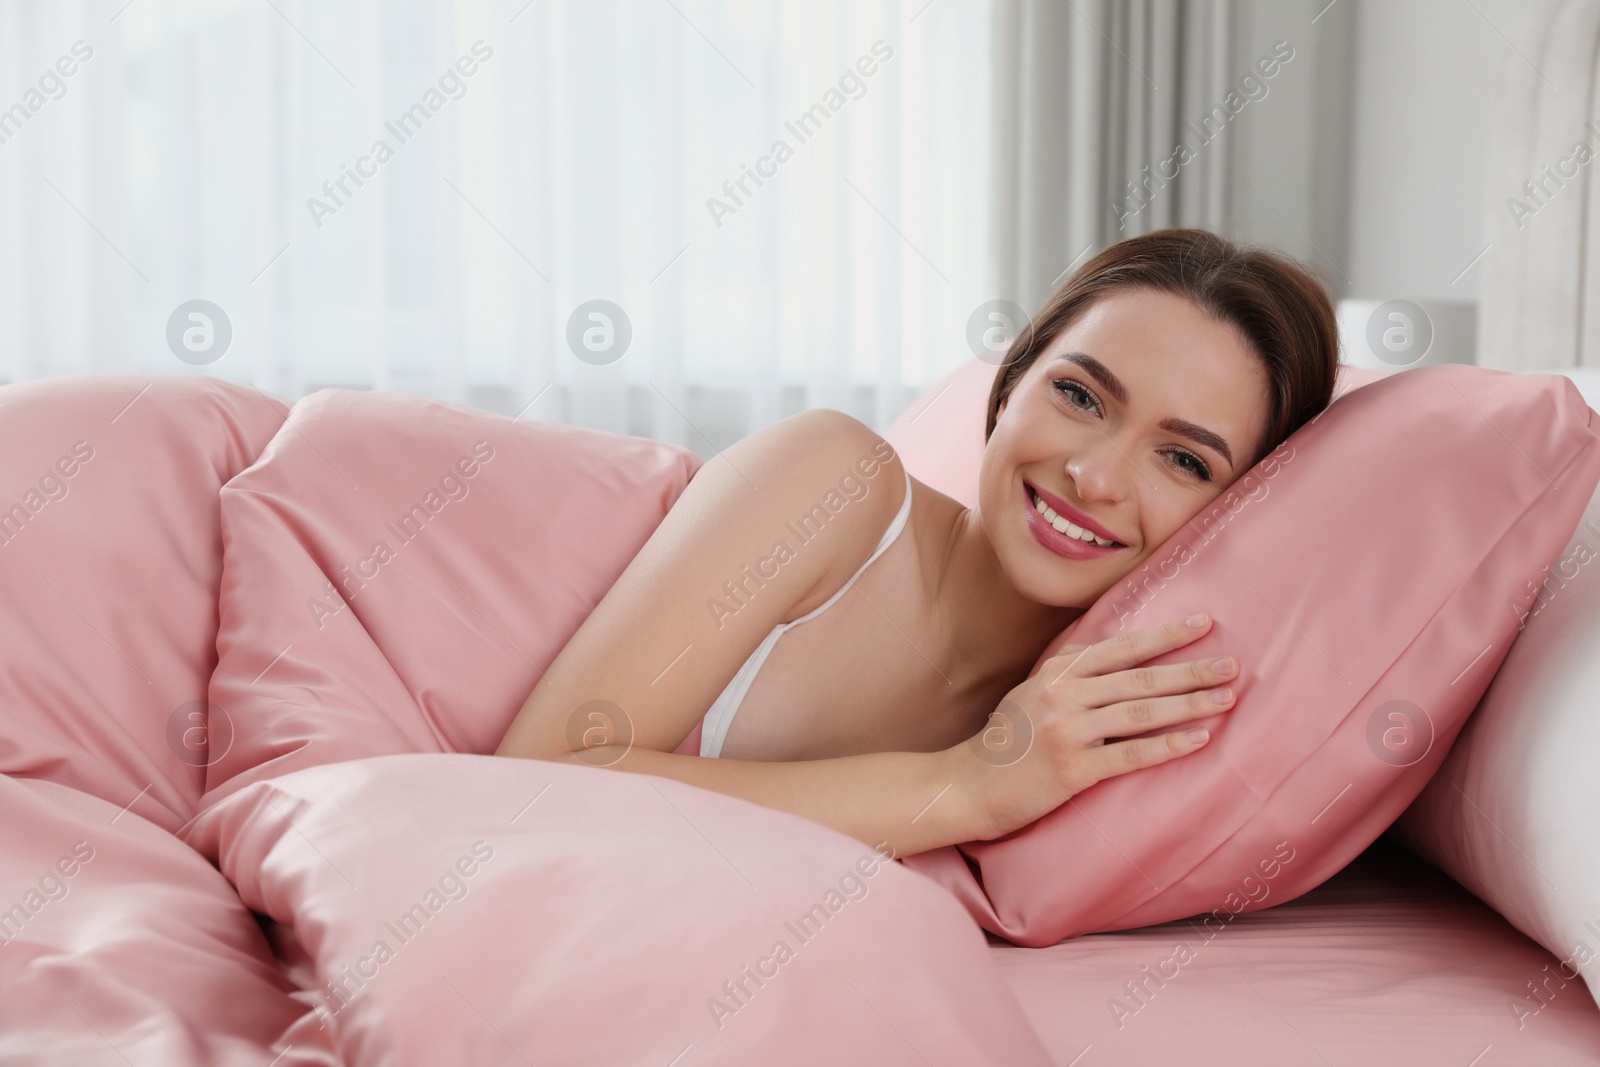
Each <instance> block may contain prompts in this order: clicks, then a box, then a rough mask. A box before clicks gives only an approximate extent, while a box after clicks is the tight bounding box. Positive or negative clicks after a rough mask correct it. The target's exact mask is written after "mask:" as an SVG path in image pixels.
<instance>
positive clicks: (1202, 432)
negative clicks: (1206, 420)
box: [1161, 419, 1233, 467]
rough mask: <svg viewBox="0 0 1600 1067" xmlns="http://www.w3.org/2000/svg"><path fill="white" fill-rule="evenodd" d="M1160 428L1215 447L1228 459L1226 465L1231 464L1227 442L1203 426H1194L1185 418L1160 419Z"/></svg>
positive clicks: (1230, 453) (1199, 443)
mask: <svg viewBox="0 0 1600 1067" xmlns="http://www.w3.org/2000/svg"><path fill="white" fill-rule="evenodd" d="M1161 428H1162V429H1163V430H1170V431H1171V432H1173V433H1175V434H1177V435H1179V436H1180V437H1187V438H1188V439H1189V440H1191V441H1193V442H1194V443H1195V444H1197V445H1205V446H1206V447H1207V448H1213V449H1216V450H1217V451H1218V452H1220V453H1222V458H1223V459H1225V460H1227V461H1228V466H1230V467H1232V466H1233V452H1232V451H1231V450H1230V449H1229V448H1228V442H1226V441H1224V440H1223V439H1222V438H1220V437H1218V436H1217V435H1216V434H1214V433H1212V432H1211V431H1210V430H1208V429H1206V428H1205V427H1204V426H1196V425H1195V424H1194V423H1192V422H1189V421H1187V420H1185V419H1162V420H1161Z"/></svg>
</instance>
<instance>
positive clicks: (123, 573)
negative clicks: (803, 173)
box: [0, 375, 1050, 1067]
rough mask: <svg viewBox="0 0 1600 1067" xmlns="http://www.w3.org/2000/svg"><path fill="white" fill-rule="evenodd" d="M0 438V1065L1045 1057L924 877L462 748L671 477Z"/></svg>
mask: <svg viewBox="0 0 1600 1067" xmlns="http://www.w3.org/2000/svg"><path fill="white" fill-rule="evenodd" d="M80 440H82V441H91V442H93V443H94V447H95V449H96V452H95V456H94V458H93V459H92V460H90V461H89V463H88V465H87V466H85V465H84V464H83V462H82V461H81V460H80V461H79V464H78V467H77V468H76V470H75V472H74V474H73V475H71V478H72V479H73V480H72V482H71V484H70V485H69V486H68V487H67V491H66V492H62V491H61V490H60V488H59V486H58V484H57V482H56V481H54V480H51V481H49V482H48V483H47V484H44V486H43V488H41V489H40V490H39V492H38V493H36V494H35V496H33V497H30V496H29V495H28V494H29V493H30V492H32V490H31V489H30V486H39V485H41V483H40V481H39V479H40V477H41V474H40V472H41V470H44V469H45V468H44V467H43V466H41V464H45V463H46V461H49V462H50V463H53V462H54V459H55V458H56V454H57V452H59V451H60V450H61V449H67V450H68V451H69V454H70V450H71V449H72V447H73V445H74V443H75V442H77V441H80ZM0 444H7V445H8V446H10V447H8V448H5V449H0V499H12V498H15V499H17V500H19V501H23V502H24V503H23V507H24V508H25V509H27V508H28V507H29V503H31V502H35V497H36V498H37V500H38V501H43V503H41V504H39V507H38V508H37V510H31V511H30V512H29V517H28V518H27V519H26V520H23V521H24V525H21V526H19V527H18V529H19V530H20V533H18V534H16V535H15V536H14V537H13V538H12V539H11V541H10V542H8V543H3V544H0V588H3V589H4V590H5V591H6V592H8V593H9V594H10V595H9V596H8V597H6V598H0V757H3V758H4V760H5V763H4V767H3V768H0V769H3V771H4V775H3V776H0V813H3V815H4V818H3V820H0V909H4V910H3V911H0V1065H7V1067H9V1065H12V1064H17V1065H21V1064H30V1065H31V1064H38V1063H42V1062H52V1063H53V1062H68V1063H74V1064H100V1063H105V1064H128V1063H138V1064H142V1063H151V1064H162V1065H163V1067H167V1065H183V1064H197V1065H198V1064H207V1065H211V1064H227V1065H233V1064H239V1065H241V1067H243V1065H250V1067H268V1065H271V1067H291V1065H311V1064H320V1065H327V1067H336V1065H346V1067H377V1065H380V1064H382V1065H397V1064H413V1063H414V1064H427V1065H434V1064H450V1063H471V1064H499V1063H505V1064H552V1065H555V1064H561V1065H568V1064H596V1065H599V1064H620V1063H650V1064H661V1065H663V1067H689V1065H691V1064H735V1063H738V1064H744V1063H757V1062H759V1063H773V1064H784V1063H794V1064H806V1063H822V1062H863V1063H865V1062H871V1063H908V1064H912V1063H914V1064H920V1063H932V1064H951V1065H956V1064H1041V1065H1042V1064H1046V1063H1049V1062H1050V1058H1049V1057H1048V1056H1047V1054H1046V1052H1045V1050H1044V1048H1043V1046H1042V1045H1041V1044H1040V1042H1039V1039H1038V1037H1037V1036H1036V1034H1035V1032H1034V1029H1033V1027H1032V1026H1031V1025H1030V1024H1029V1023H1028V1021H1027V1019H1026V1018H1025V1017H1024V1016H1023V1014H1022V1012H1021V1010H1020V1007H1019V1005H1018V1003H1017V1000H1016V998H1015V996H1014V994H1013V993H1012V992H1011V990H1010V988H1009V987H1008V986H1007V985H1006V983H1005V982H1004V980H1003V979H1002V978H1001V976H1000V975H999V972H998V970H997V969H996V968H995V966H994V964H993V962H992V960H991V958H990V954H989V952H988V949H987V947H986V945H985V941H984V938H983V935H982V933H981V932H980V931H979V930H978V928H977V927H976V926H975V925H973V923H972V922H971V921H970V919H968V918H967V917H966V915H965V913H964V912H963V911H962V909H961V908H960V906H959V905H958V904H957V903H956V902H955V901H954V900H953V899H952V898H951V897H950V896H949V895H948V894H947V893H946V892H945V891H944V890H942V889H940V888H939V887H938V886H936V885H934V884H933V883H932V882H930V881H928V880H927V879H925V878H923V877H922V876H921V875H918V874H916V873H914V872H912V871H910V870H908V869H906V868H904V867H902V866H900V865H899V864H896V863H892V862H885V861H884V860H883V858H882V857H880V856H878V855H876V854H875V853H873V852H872V851H871V850H870V849H868V848H866V846H864V845H862V844H861V843H859V842H856V841H854V840H852V839H850V838H848V837H845V836H844V835H841V834H839V833H836V832H835V831H832V830H830V829H828V828H826V827H823V826H821V825H819V824H815V823H811V822H809V821H807V820H803V819H799V818H796V817H793V816H789V815H786V814H784V813H781V812H776V811H772V810H770V809H767V808H762V807H759V806H757V805H753V804H749V803H746V802H744V801H741V800H737V799H734V798H731V797H726V796H723V795H721V794H717V793H712V792H708V791H704V790H699V789H695V788H693V787H690V786H686V785H684V784H682V783H678V782H673V781H670V780H667V779H659V778H652V777H644V776H638V775H632V774H626V773H623V772H619V771H612V770H607V769H603V768H594V767H582V766H567V765H560V764H551V763H543V762H536V761H522V760H510V759H502V758H497V757H493V756H488V755H481V754H476V753H479V752H487V751H489V750H490V749H492V747H493V746H494V744H495V743H496V742H497V741H498V739H499V737H500V736H501V733H502V732H503V730H504V727H505V725H506V723H508V722H509V721H510V718H511V716H512V715H514V714H515V712H516V710H517V707H518V706H519V705H520V703H521V701H522V699H523V698H524V697H525V696H526V694H527V692H528V691H529V689H530V688H531V686H532V685H533V683H534V682H535V681H536V680H537V678H538V676H539V675H540V673H541V672H542V671H543V670H545V669H546V668H547V667H548V666H549V663H550V660H551V659H553V658H554V656H555V654H556V652H557V651H559V649H560V647H561V645H562V644H563V643H564V642H565V640H566V638H567V637H568V636H569V635H570V633H571V631H572V630H573V629H575V628H576V626H577V625H578V623H579V622H580V621H581V620H582V618H583V617H584V616H585V615H586V613H587V612H588V610H589V609H590V608H592V606H593V604H594V603H595V602H597V601H598V599H599V597H600V596H602V595H603V594H604V592H605V589H606V588H607V587H608V586H609V584H610V582H611V581H613V580H614V579H615V577H616V575H617V574H618V573H620V571H621V569H622V568H623V567H624V566H626V564H627V562H628V560H629V559H630V558H631V557H632V555H633V553H634V552H636V551H637V549H638V547H639V545H640V544H642V543H643V540H644V539H645V538H646V537H648V535H649V533H650V532H651V530H653V528H654V526H655V524H656V523H657V522H659V521H660V518H661V516H662V515H663V514H664V513H665V510H666V509H667V508H668V507H670V506H671V504H672V502H673V500H674V499H676V496H677V494H678V493H679V492H681V490H682V488H683V485H684V484H685V483H686V482H687V480H688V477H689V475H690V474H692V472H693V471H694V469H695V467H696V466H697V464H698V461H697V460H696V459H695V458H694V456H693V455H692V454H691V453H688V452H686V451H684V450H682V449H675V448H671V447H670V446H665V445H659V444H655V443H653V442H647V441H642V440H639V439H636V438H624V437H618V436H616V435H609V434H601V433H596V432H592V431H585V430H578V429H574V428H571V427H560V426H553V425H550V424H538V423H514V422H512V421H511V420H508V419H505V418H503V417H501V416H497V415H492V414H488V413H485V412H482V411H476V410H473V409H470V408H464V407H456V406H453V405H448V404H438V403H433V402H429V401H422V400H418V399H416V398H412V397H404V396H395V395H384V394H360V393H351V392H348V391H344V390H327V391H324V392H322V393H319V394H314V395H313V396H311V397H308V398H306V399H305V400H303V401H301V402H300V403H299V404H297V405H295V406H294V408H293V410H292V411H288V412H287V418H285V409H284V407H283V405H281V402H277V401H275V400H273V399H272V398H268V397H265V396H264V395H262V394H260V393H258V392H256V391H255V390H252V389H249V388H247V387H242V386H233V385H229V384H227V383H222V382H215V381H211V380H209V379H202V378H196V377H183V378H180V377H164V376H149V375H144V376H141V375H88V376H83V377H81V378H78V379H64V380H57V381H54V382H51V383H49V384H47V385H46V384H34V385H27V386H13V387H7V388H5V389H0ZM97 472H98V473H97ZM46 473H48V471H47V472H46ZM59 477H60V478H61V479H62V480H63V484H65V482H64V480H65V479H66V478H67V477H68V475H66V474H65V472H62V473H61V474H60V475H59ZM224 485H226V488H224V487H223V486H224ZM408 517H409V522H410V525H409V526H408V525H407V521H408ZM391 526H394V527H395V528H396V529H395V530H391V529H390V527H391ZM404 533H409V536H402V534H404ZM380 542H383V543H386V548H387V551H385V552H380V551H379V550H378V548H377V546H378V544H379V543H380ZM352 575H353V576H355V579H354V580H352V579H351V578H350V576H352ZM45 579H48V580H49V582H50V584H53V586H54V590H52V589H51V588H50V587H49V585H47V584H46V583H45ZM336 583H337V585H336ZM339 587H342V588H344V590H345V592H344V594H341V593H340V592H339V591H338V590H339Z"/></svg>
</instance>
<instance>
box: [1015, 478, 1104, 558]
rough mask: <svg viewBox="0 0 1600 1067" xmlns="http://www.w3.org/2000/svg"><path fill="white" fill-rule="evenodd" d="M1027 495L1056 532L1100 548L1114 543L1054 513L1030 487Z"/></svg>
mask: <svg viewBox="0 0 1600 1067" xmlns="http://www.w3.org/2000/svg"><path fill="white" fill-rule="evenodd" d="M1028 495H1029V496H1031V497H1033V509H1034V510H1035V511H1037V512H1038V513H1039V514H1040V515H1043V516H1044V521H1045V522H1048V523H1049V524H1050V525H1051V526H1054V527H1055V528H1056V531H1057V532H1058V533H1064V534H1066V535H1067V536H1068V537H1076V538H1077V539H1078V540H1080V541H1087V542H1088V543H1089V544H1091V545H1099V546H1100V547H1101V548H1110V547H1111V546H1112V545H1114V544H1116V542H1115V541H1107V540H1106V539H1105V538H1103V537H1096V536H1095V535H1094V534H1092V533H1090V532H1089V531H1088V530H1085V529H1084V528H1083V527H1081V526H1078V525H1076V524H1074V523H1070V522H1068V521H1067V520H1066V519H1063V518H1062V517H1061V516H1060V515H1057V514H1056V513H1055V509H1054V508H1052V507H1051V506H1050V505H1049V504H1046V503H1045V502H1044V501H1043V500H1040V499H1039V497H1038V494H1036V493H1035V492H1034V491H1033V490H1032V489H1029V490H1028Z"/></svg>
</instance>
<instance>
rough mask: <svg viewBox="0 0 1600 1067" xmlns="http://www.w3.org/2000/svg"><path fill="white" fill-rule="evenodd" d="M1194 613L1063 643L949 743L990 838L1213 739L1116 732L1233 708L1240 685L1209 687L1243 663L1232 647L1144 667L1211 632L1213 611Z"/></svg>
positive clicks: (1187, 732) (1181, 734)
mask: <svg viewBox="0 0 1600 1067" xmlns="http://www.w3.org/2000/svg"><path fill="white" fill-rule="evenodd" d="M1195 618H1196V619H1198V620H1199V625H1198V626H1196V625H1192V624H1190V623H1189V622H1188V621H1187V620H1185V619H1178V620H1176V621H1174V622H1171V623H1167V624H1165V625H1163V626H1154V627H1150V628H1148V629H1144V630H1133V631H1130V632H1129V633H1126V634H1119V635H1118V636H1116V637H1112V638H1109V639H1107V640H1105V641H1101V642H1100V643H1098V644H1094V645H1068V646H1066V647H1064V648H1062V649H1061V651H1059V652H1058V653H1056V654H1055V655H1054V656H1051V657H1050V658H1049V659H1047V660H1045V662H1044V664H1043V665H1042V666H1041V667H1040V669H1039V671H1038V672H1037V673H1036V674H1034V675H1033V676H1032V677H1031V678H1029V679H1027V680H1026V681H1024V682H1023V683H1022V684H1021V685H1019V686H1017V687H1016V688H1015V689H1013V690H1011V692H1010V693H1008V694H1007V695H1006V697H1005V699H1004V700H1002V701H1001V702H1000V706H999V707H998V708H997V709H996V710H995V711H994V712H993V713H992V714H991V716H990V718H989V722H988V724H987V725H986V726H985V727H984V729H983V731H982V732H980V733H978V734H977V735H976V736H974V737H973V738H972V739H971V740H969V741H967V742H966V743H964V744H963V745H961V746H958V748H956V749H951V750H949V754H950V755H952V756H954V757H955V762H956V764H957V766H959V767H960V768H962V771H963V772H964V774H965V776H966V781H965V784H966V786H967V789H968V796H969V797H970V798H971V799H972V803H973V805H974V807H975V809H976V812H977V817H978V819H979V821H980V822H981V823H982V824H983V825H984V826H985V827H986V832H985V833H984V835H983V837H982V838H981V839H982V840H991V839H993V838H996V837H1000V836H1002V835H1004V834H1008V833H1010V832H1011V831H1012V830H1016V829H1019V828H1021V827H1023V826H1026V825H1028V824H1029V823H1031V822H1033V821H1034V820H1035V819H1037V818H1039V817H1040V816H1041V815H1044V814H1046V813H1047V812H1050V811H1052V810H1054V809H1055V808H1057V807H1059V806H1060V805H1062V804H1064V803H1066V802H1067V801H1068V800H1069V799H1071V798H1072V796H1073V795H1075V794H1077V793H1080V792H1082V791H1083V790H1085V789H1087V788H1089V787H1090V786H1091V785H1094V784H1095V783H1096V782H1099V781H1102V780H1104V779H1106V778H1110V777H1112V776H1113V775H1118V774H1126V773H1127V772H1128V771H1132V770H1137V769H1139V768H1141V767H1151V766H1154V765H1155V764H1158V763H1165V762H1166V761H1168V760H1170V759H1176V758H1177V757H1179V756H1185V755H1188V754H1189V753H1190V752H1193V751H1195V750H1196V749H1198V748H1200V747H1202V746H1203V745H1204V744H1205V743H1206V740H1207V738H1206V737H1205V736H1201V737H1199V738H1198V739H1195V738H1193V737H1191V734H1190V730H1189V729H1188V728H1183V729H1175V730H1172V731H1171V732H1168V733H1162V734H1157V735H1155V736H1153V737H1133V738H1132V739H1131V740H1117V741H1113V739H1116V738H1128V737H1131V735H1134V734H1142V733H1145V732H1147V731H1150V730H1156V729H1160V728H1162V727H1167V726H1179V725H1180V724H1182V723H1186V722H1190V721H1191V720H1194V719H1200V718H1205V717H1206V716H1209V715H1215V714H1217V713H1218V712H1221V711H1227V710H1229V709H1231V708H1232V707H1233V704H1234V694H1233V691H1232V689H1230V688H1228V687H1223V688H1220V689H1212V688H1210V687H1211V686H1215V685H1217V684H1218V683H1220V682H1224V681H1226V680H1227V679H1229V678H1231V677H1233V676H1234V675H1235V674H1236V673H1237V672H1238V663H1237V661H1235V660H1234V659H1233V657H1231V656H1228V657H1207V658H1205V659H1203V660H1190V661H1188V662H1185V663H1173V664H1162V665H1159V666H1145V667H1141V666H1139V665H1140V664H1142V663H1144V662H1145V661H1146V660H1150V659H1153V658H1155V657H1156V656H1159V655H1161V654H1162V653H1164V652H1170V651H1172V650H1173V649H1175V648H1181V647H1183V646H1184V645H1186V644H1189V643H1190V642H1191V641H1194V640H1195V639H1196V638H1198V637H1202V636H1204V635H1205V634H1206V633H1207V632H1208V631H1209V630H1210V628H1211V620H1210V618H1209V617H1207V616H1203V615H1202V616H1195ZM1223 660H1226V662H1223ZM1216 663H1222V668H1221V669H1219V668H1218V667H1217V666H1216ZM1202 733H1204V731H1202ZM963 750H964V751H963Z"/></svg>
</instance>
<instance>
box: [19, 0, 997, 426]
mask: <svg viewBox="0 0 1600 1067" xmlns="http://www.w3.org/2000/svg"><path fill="white" fill-rule="evenodd" d="M992 15H993V13H992V11H991V9H990V2H989V0H933V2H931V3H930V2H929V0H899V2H896V0H879V2H866V0H831V2H826V0H795V2H785V3H778V2H771V3H765V2H764V3H740V2H735V0H631V2H624V0H612V2H597V0H531V2H529V0H504V2H487V0H484V2H473V0H387V2H384V3H379V2H377V0H368V2H366V3H356V2H353V0H352V2H348V3H344V2H341V3H337V4H330V3H318V2H313V0H186V2H180V0H131V2H129V0H96V2H93V3H89V2H84V0H8V2H7V3H4V4H0V109H8V110H0V380H3V381H19V380H24V379H29V378H36V377H41V376H46V375H56V374H70V373H81V372H91V371H115V370H136V371H156V372H170V373H206V374H212V375H215V376H218V377H222V378H227V379H230V380H234V381H241V382H250V383H253V384H255V385H256V386H258V387H260V388H261V389H263V390H266V391H268V392H274V393H277V394H278V395H280V396H283V397H285V398H289V399H293V398H297V397H299V396H302V395H304V394H306V393H307V392H310V391H313V390H315V389H318V388H322V387H325V386H334V385H342V386H349V387H354V388H374V389H389V390H399V391H405V392H412V393H418V394H422V395H428V396H434V397H438V398H440V399H443V400H448V401H453V402H460V403H469V404H475V405H479V406H482V407H487V408H491V409H494V410H498V411H501V412H503V413H505V414H508V415H521V416H522V417H525V418H527V417H534V418H545V419H558V420H564V421H570V422H574V423H578V424H582V425H589V426H595V427H600V428H605V429H611V430H618V431H622V432H628V433H637V434H642V435H647V436H653V437H657V438H660V439H663V440H669V441H674V442H677V443H681V444H685V445H688V446H689V447H692V448H694V449H696V450H697V451H699V452H700V453H701V454H702V455H709V454H710V453H711V452H713V451H715V450H716V449H718V448H721V447H725V446H726V445H727V444H729V443H730V442H731V441H732V440H734V439H736V438H737V437H739V436H741V435H742V434H744V433H747V432H749V431H751V430H754V429H757V428H759V427H760V426H763V425H766V424H767V423H770V422H772V421H774V420H776V419H778V418H781V417H782V416H784V415H786V414H788V413H790V412H792V411H796V410H799V409H801V408H802V407H811V406H818V405H821V406H829V407H838V408H842V409H844V410H847V411H850V412H852V413H853V414H856V415H857V416H858V417H860V418H862V419H864V420H866V421H868V422H869V423H871V424H873V425H874V426H876V427H878V428H880V429H881V428H883V427H884V426H886V425H887V423H888V422H889V420H890V419H892V418H893V416H894V415H895V414H896V413H898V412H899V410H900V409H901V408H902V407H903V406H904V405H905V404H906V403H907V402H908V400H909V399H910V397H911V396H913V395H914V393H915V391H916V389H917V388H919V387H920V386H921V385H923V384H925V383H926V382H928V381H930V380H932V379H933V378H934V377H936V376H937V375H938V374H940V373H942V372H944V371H945V370H948V369H950V368H951V367H953V366H955V365H956V364H957V363H958V362H960V361H961V360H963V359H965V358H967V357H968V355H969V350H968V348H967V343H966V340H965V334H966V325H967V318H968V316H969V314H970V313H971V311H972V309H973V308H975V307H977V306H979V305H980V304H982V303H983V302H984V301H986V300H989V299H991V298H993V297H994V296H995V295H996V293H995V289H996V284H997V282H996V277H997V274H996V270H997V268H996V262H995V256H994V255H993V254H992V253H991V248H992V236H993V221H992V218H991V212H992V208H991V203H992V196H991V187H992V184H993V183H992V179H991V142H990V137H991V118H992V111H991V99H992V98H991V88H990V86H991V81H992V71H991V66H992V58H991V55H992V53H991V45H992V36H993V33H992V26H991V23H992ZM780 146H781V147H780ZM196 300H201V301H207V302H209V304H208V305H202V306H198V311H197V313H198V315H200V316H201V317H193V316H191V314H190V312H193V311H196V308H194V307H187V306H186V305H189V303H190V302H191V301H196ZM594 301H604V302H607V303H605V304H593V303H591V302H594ZM618 309H620V314H619V313H618ZM575 312H576V313H577V315H576V317H574V315H575ZM175 313H177V314H176V315H175ZM223 317H225V321H226V331H227V332H229V333H231V336H230V337H229V338H228V340H227V347H226V349H225V350H223V349H222V348H221V338H222V335H223V332H224V327H223V322H222V319H223ZM624 339H626V347H625V349H624V348H623V341H624ZM219 352H220V355H219V354H218V353H219Z"/></svg>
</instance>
